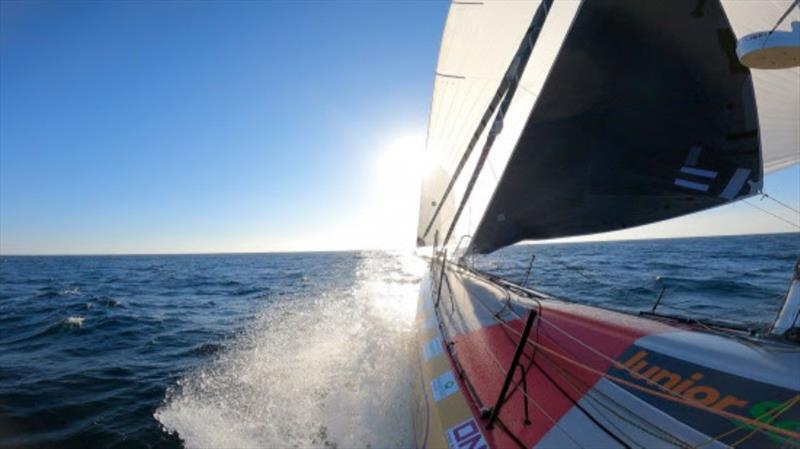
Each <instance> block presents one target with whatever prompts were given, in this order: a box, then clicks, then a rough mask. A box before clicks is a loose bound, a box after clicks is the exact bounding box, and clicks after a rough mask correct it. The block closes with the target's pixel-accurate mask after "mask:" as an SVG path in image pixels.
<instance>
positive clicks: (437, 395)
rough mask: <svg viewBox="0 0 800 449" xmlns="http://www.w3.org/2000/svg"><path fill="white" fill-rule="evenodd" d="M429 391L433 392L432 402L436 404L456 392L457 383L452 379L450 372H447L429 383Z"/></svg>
mask: <svg viewBox="0 0 800 449" xmlns="http://www.w3.org/2000/svg"><path fill="white" fill-rule="evenodd" d="M431 391H433V400H434V401H436V402H439V401H441V400H442V399H444V398H446V397H448V396H450V395H451V394H453V393H455V392H457V391H458V383H456V379H455V377H453V373H452V371H448V372H446V373H444V374H442V375H441V376H439V377H436V378H434V379H433V380H432V381H431Z"/></svg>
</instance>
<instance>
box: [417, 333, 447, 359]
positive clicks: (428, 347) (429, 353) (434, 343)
mask: <svg viewBox="0 0 800 449" xmlns="http://www.w3.org/2000/svg"><path fill="white" fill-rule="evenodd" d="M441 353H442V339H441V337H434V338H432V339H431V340H430V341H429V342H427V343H425V345H423V346H422V355H423V358H424V359H425V361H426V362H427V361H428V360H430V359H432V358H434V357H436V356H438V355H439V354H441Z"/></svg>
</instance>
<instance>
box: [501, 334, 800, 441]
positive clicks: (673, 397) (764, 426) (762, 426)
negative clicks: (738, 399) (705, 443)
mask: <svg viewBox="0 0 800 449" xmlns="http://www.w3.org/2000/svg"><path fill="white" fill-rule="evenodd" d="M498 322H500V324H501V325H503V326H506V327H508V328H509V330H510V331H511V332H513V333H515V334H517V335H518V336H519V335H520V333H519V332H518V331H517V330H516V329H514V328H512V327H510V326H508V324H507V323H505V322H501V321H498ZM572 337H573V338H574V336H572ZM528 344H530V345H532V346H534V347H538V348H539V349H541V350H542V351H544V352H546V353H548V354H551V355H553V356H555V357H558V358H560V359H562V360H564V361H565V362H567V363H570V364H572V365H575V366H577V367H578V368H581V369H584V370H586V371H588V372H591V373H593V374H596V375H599V376H601V377H603V378H605V379H608V380H610V381H613V382H616V383H618V384H620V385H624V386H626V387H629V388H632V389H635V390H639V391H641V392H643V393H646V394H649V395H651V396H655V397H658V398H661V399H665V400H668V401H672V402H676V403H679V404H682V405H685V406H688V407H692V408H696V409H699V410H702V411H704V412H707V413H711V414H716V415H718V416H721V417H724V418H728V419H732V420H736V421H741V422H744V423H746V424H750V425H751V426H754V427H755V428H757V430H761V431H770V432H774V433H777V434H780V435H783V436H785V437H788V438H794V439H800V433H798V432H793V431H791V430H787V429H782V428H780V427H775V426H773V425H770V424H768V423H763V422H760V421H757V420H754V419H751V418H747V417H745V416H742V415H739V414H736V413H731V412H727V411H725V410H717V409H713V408H711V407H708V406H706V405H704V404H701V403H699V402H697V401H694V400H690V399H687V398H685V397H684V396H682V395H680V394H678V393H675V392H672V391H670V393H671V394H666V393H662V392H659V391H656V390H653V389H651V388H647V387H643V386H641V385H638V384H635V383H633V382H630V381H627V380H625V379H622V378H620V377H617V376H614V375H611V374H608V373H606V372H603V371H600V370H597V369H595V368H593V367H591V366H588V365H586V364H584V363H581V362H579V361H577V360H574V359H571V358H570V357H567V356H565V355H563V354H560V353H558V352H556V351H554V350H552V349H550V348H548V347H546V346H543V345H541V344H540V343H538V342H534V341H531V340H530V339H528ZM597 353H598V354H599V352H597ZM614 364H615V366H617V367H620V366H621V364H620V363H619V362H617V361H616V360H615V361H614ZM626 371H628V372H629V373H631V374H633V373H632V372H631V371H630V370H626ZM635 377H641V376H635ZM656 385H658V384H656ZM658 386H659V387H661V388H664V387H663V386H661V385H658Z"/></svg>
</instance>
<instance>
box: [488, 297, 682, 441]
mask: <svg viewBox="0 0 800 449" xmlns="http://www.w3.org/2000/svg"><path fill="white" fill-rule="evenodd" d="M476 299H477V302H478V303H480V304H481V306H482V307H483V308H484V309H486V310H487V312H489V313H491V310H490V309H489V308H488V306H487V305H486V304H484V303H483V301H481V300H480V299H478V298H476ZM536 302H537V304H538V306H539V313H538V314H537V316H538V317H539V319H541V304H540V303H539V301H538V300H536ZM510 309H511V312H512V313H513V314H514V315H516V316H517V317H520V315H519V314H518V313H516V311H515V310H513V308H510ZM494 316H496V314H495V315H494ZM520 318H521V317H520ZM496 321H498V323H500V324H501V325H502V326H501V327H502V328H503V329H504V334H505V335H506V337H507V338H508V339H509V341H511V342H512V343H513V339H512V338H511V336H510V335H508V331H512V332H515V331H514V329H513V328H512V327H511V326H508V325H507V324H506V323H505V322H501V321H500V320H496ZM540 327H541V326H540V325H539V324H538V322H537V326H536V338H537V340H538V339H539V328H540ZM515 333H516V334H517V335H518V336H520V337H521V335H520V334H519V333H518V332H515ZM536 349H537V347H536V346H534V348H533V355H532V356H531V357H530V364H529V367H528V370H529V369H530V365H534V364H535V365H536V367H537V368H538V369H539V371H541V372H542V374H543V375H545V377H547V378H548V379H549V380H550V381H551V383H553V385H554V386H555V387H556V388H558V389H559V391H561V393H562V394H563V395H564V396H565V397H567V399H569V400H570V401H571V402H573V403H574V404H575V405H576V406H578V408H579V409H580V410H581V411H582V412H583V413H584V414H585V415H586V416H587V417H588V418H589V419H590V420H591V421H593V422H595V424H597V425H598V427H600V428H601V430H606V431H607V429H605V428H603V427H602V425H601V424H599V422H598V421H596V420H595V419H594V418H593V417H592V416H590V414H589V412H588V411H587V410H585V409H583V408H582V407H581V406H580V405H578V404H577V403H576V402H575V400H573V399H572V398H571V397H570V396H569V395H568V394H567V393H566V392H565V391H564V390H563V389H561V388H560V387H559V386H558V385H556V384H555V382H554V381H553V380H552V378H550V376H548V375H547V373H545V372H544V370H542V367H541V366H539V365H538V364H536V362H535V359H534V357H535V356H536V353H537V351H536ZM526 356H527V354H526ZM544 357H545V359H546V360H548V362H549V363H550V364H551V365H552V366H555V367H556V368H557V369H558V370H559V371H561V375H562V378H565V380H566V381H567V383H569V384H570V385H571V386H572V387H573V389H575V391H576V392H578V394H580V390H579V389H578V388H577V386H576V385H575V384H574V383H572V382H570V381H569V379H566V377H565V375H564V371H563V370H562V369H561V368H559V367H557V365H555V364H554V363H553V362H552V361H551V360H550V358H549V357H547V356H546V355H545V356H544ZM528 370H525V371H526V372H525V375H526V376H527V371H528ZM518 387H519V382H518V383H517V385H515V387H514V389H513V390H512V392H511V393H509V397H510V396H511V395H512V394H513V393H514V392H515V391H516V390H517V389H518ZM587 390H589V388H587ZM587 394H588V397H589V398H590V399H592V400H594V401H595V402H597V403H598V404H600V405H601V406H602V407H604V408H605V409H607V410H608V411H609V412H611V413H613V414H614V415H615V416H617V417H618V418H619V419H621V420H623V421H625V422H628V423H629V424H630V425H632V426H634V427H636V428H638V429H640V430H641V431H642V432H645V433H648V434H650V435H652V436H653V437H655V438H658V439H660V440H662V441H665V442H668V443H670V444H674V445H675V446H681V447H685V448H688V447H690V446H689V445H688V444H687V443H685V442H683V441H681V440H680V439H679V438H677V437H675V436H674V435H670V434H668V433H666V432H665V433H666V435H667V436H668V437H670V438H671V439H670V438H665V437H664V436H661V435H657V434H656V433H654V432H653V431H651V430H647V429H645V428H643V427H642V425H640V424H637V423H634V422H633V421H631V420H629V419H627V418H625V417H623V416H621V415H620V414H619V413H617V412H615V411H613V410H611V408H610V407H609V406H608V405H605V404H603V403H602V401H600V400H599V399H597V398H594V397H592V395H591V393H590V392H589V391H587ZM600 394H601V395H602V396H604V397H606V395H605V394H602V393H600ZM526 396H527V395H526ZM606 399H608V400H609V401H610V402H613V403H614V404H616V405H617V406H619V407H621V408H623V409H625V410H627V411H628V412H629V413H631V414H633V412H632V411H630V410H628V409H627V408H625V407H623V406H620V405H619V404H618V403H617V402H616V401H614V400H613V399H611V398H606ZM594 408H595V410H596V411H597V413H598V414H599V415H600V416H602V417H603V418H604V419H605V420H606V421H607V422H608V423H609V425H611V426H613V427H614V428H615V429H616V430H617V431H618V432H619V433H621V434H622V435H623V436H625V437H627V438H628V439H629V440H630V441H631V444H635V445H638V446H640V447H641V445H639V444H637V443H635V440H634V439H633V438H631V437H630V436H629V435H628V434H626V433H625V432H623V431H622V430H621V429H619V427H617V425H616V424H614V423H613V422H612V421H611V420H610V419H609V418H608V417H607V416H606V415H605V414H604V413H603V412H602V411H600V410H599V409H598V408H597V406H595V407H594ZM645 423H646V424H649V423H647V422H646V421H645ZM649 425H650V426H651V427H654V426H652V424H649ZM656 430H659V429H658V428H657V427H656ZM606 433H609V431H607V432H606ZM609 435H611V436H612V438H614V439H617V438H616V437H615V436H614V435H613V433H609ZM617 441H619V440H618V439H617ZM622 444H623V445H625V446H626V447H629V446H627V445H626V444H625V443H624V442H623V443H622Z"/></svg>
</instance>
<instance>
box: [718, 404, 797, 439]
mask: <svg viewBox="0 0 800 449" xmlns="http://www.w3.org/2000/svg"><path fill="white" fill-rule="evenodd" d="M798 399H800V395H796V396H795V397H794V398H793V399H792V400H791V401H790V402H789V403H788V404H786V405H785V406H784V407H783V408H782V409H781V411H780V412H778V413H776V414H774V415H773V416H771V417H770V418H769V420H768V421H767V422H770V423H771V422H772V421H775V418H777V417H778V416H780V415H781V414H782V413H783V412H785V411H787V410H789V409H790V408H792V407H793V406H794V404H796V403H797V401H798ZM757 431H758V429H753V430H752V431H751V432H750V433H748V434H747V435H745V436H743V437H742V438H740V439H738V440H737V441H735V442H734V443H733V444H731V447H737V446H739V445H740V444H742V443H744V442H745V441H747V440H749V439H750V438H752V437H753V435H755V434H756V432H757Z"/></svg>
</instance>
